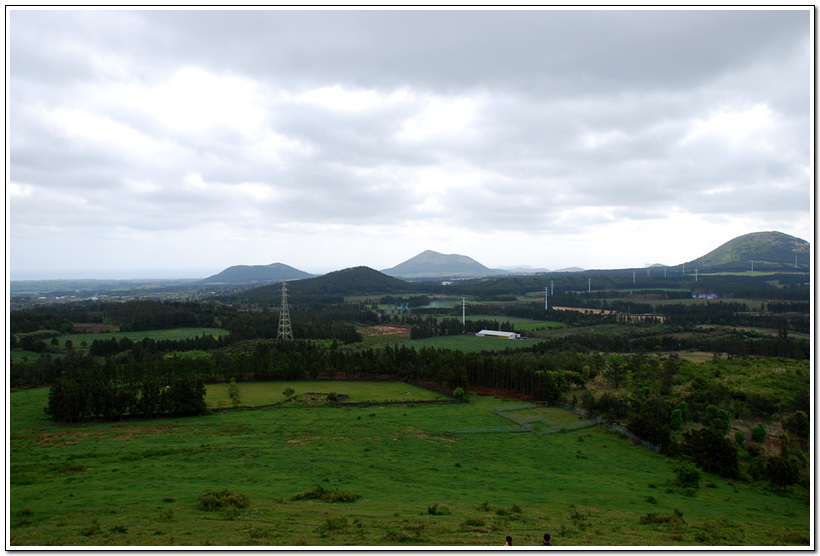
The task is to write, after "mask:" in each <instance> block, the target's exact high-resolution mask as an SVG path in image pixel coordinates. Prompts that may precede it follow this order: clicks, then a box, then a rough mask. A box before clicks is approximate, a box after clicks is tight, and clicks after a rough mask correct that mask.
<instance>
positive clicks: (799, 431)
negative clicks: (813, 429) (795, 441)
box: [783, 411, 810, 438]
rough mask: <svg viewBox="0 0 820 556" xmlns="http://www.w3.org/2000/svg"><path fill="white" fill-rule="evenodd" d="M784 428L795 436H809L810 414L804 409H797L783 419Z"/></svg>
mask: <svg viewBox="0 0 820 556" xmlns="http://www.w3.org/2000/svg"><path fill="white" fill-rule="evenodd" d="M783 428H784V429H785V430H787V431H788V432H789V433H791V434H793V435H795V436H799V437H800V438H808V437H809V430H810V426H809V416H808V415H806V413H805V412H803V411H795V412H794V413H792V414H791V415H790V416H788V417H787V418H785V419H783Z"/></svg>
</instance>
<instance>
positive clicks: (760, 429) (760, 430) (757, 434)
mask: <svg viewBox="0 0 820 556" xmlns="http://www.w3.org/2000/svg"><path fill="white" fill-rule="evenodd" d="M752 440H754V441H755V442H763V441H764V440H766V427H765V426H764V425H763V423H758V424H757V426H756V427H755V428H753V429H752Z"/></svg>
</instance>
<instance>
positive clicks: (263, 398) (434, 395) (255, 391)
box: [205, 380, 449, 408]
mask: <svg viewBox="0 0 820 556" xmlns="http://www.w3.org/2000/svg"><path fill="white" fill-rule="evenodd" d="M229 387H230V385H229V384H228V383H221V384H209V385H208V386H207V392H206V394H205V403H206V405H207V406H208V407H209V408H221V407H231V405H232V403H231V397H230V393H229ZM288 387H290V388H292V389H293V390H294V391H295V394H294V395H295V396H299V397H302V398H305V399H309V398H310V393H324V394H327V393H329V392H335V393H336V394H339V395H343V394H344V395H347V396H348V398H346V399H345V400H344V401H345V402H370V401H373V402H387V401H393V402H412V401H417V400H444V399H449V398H447V396H444V395H443V394H439V393H438V392H432V391H430V390H424V389H423V388H416V387H415V386H411V385H408V384H406V383H404V382H350V381H344V380H339V381H336V380H323V381H299V382H239V383H237V385H236V388H237V390H238V392H239V399H240V400H241V405H243V406H251V407H252V406H258V405H269V404H274V403H282V402H284V401H285V400H286V399H287V397H286V396H285V395H284V393H283V392H284V391H285V389H286V388H288Z"/></svg>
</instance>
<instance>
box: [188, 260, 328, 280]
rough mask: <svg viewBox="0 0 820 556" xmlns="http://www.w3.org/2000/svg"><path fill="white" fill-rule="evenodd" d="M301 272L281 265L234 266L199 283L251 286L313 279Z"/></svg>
mask: <svg viewBox="0 0 820 556" xmlns="http://www.w3.org/2000/svg"><path fill="white" fill-rule="evenodd" d="M314 276H315V275H314V274H308V273H307V272H304V271H302V270H299V269H297V268H294V267H292V266H289V265H286V264H283V263H271V264H269V265H234V266H230V267H228V268H226V269H225V270H223V271H222V272H219V273H217V274H214V275H213V276H209V277H208V278H205V279H204V280H202V281H201V283H203V284H214V285H219V284H231V285H234V284H253V283H257V282H264V283H271V282H281V281H282V280H283V279H285V280H296V279H302V278H313V277H314Z"/></svg>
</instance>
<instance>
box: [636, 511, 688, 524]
mask: <svg viewBox="0 0 820 556" xmlns="http://www.w3.org/2000/svg"><path fill="white" fill-rule="evenodd" d="M683 522H684V521H683V514H681V513H680V512H678V511H677V510H675V513H674V514H671V515H657V514H651V513H649V514H646V515H644V516H641V518H640V523H641V525H652V524H654V523H683Z"/></svg>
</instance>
